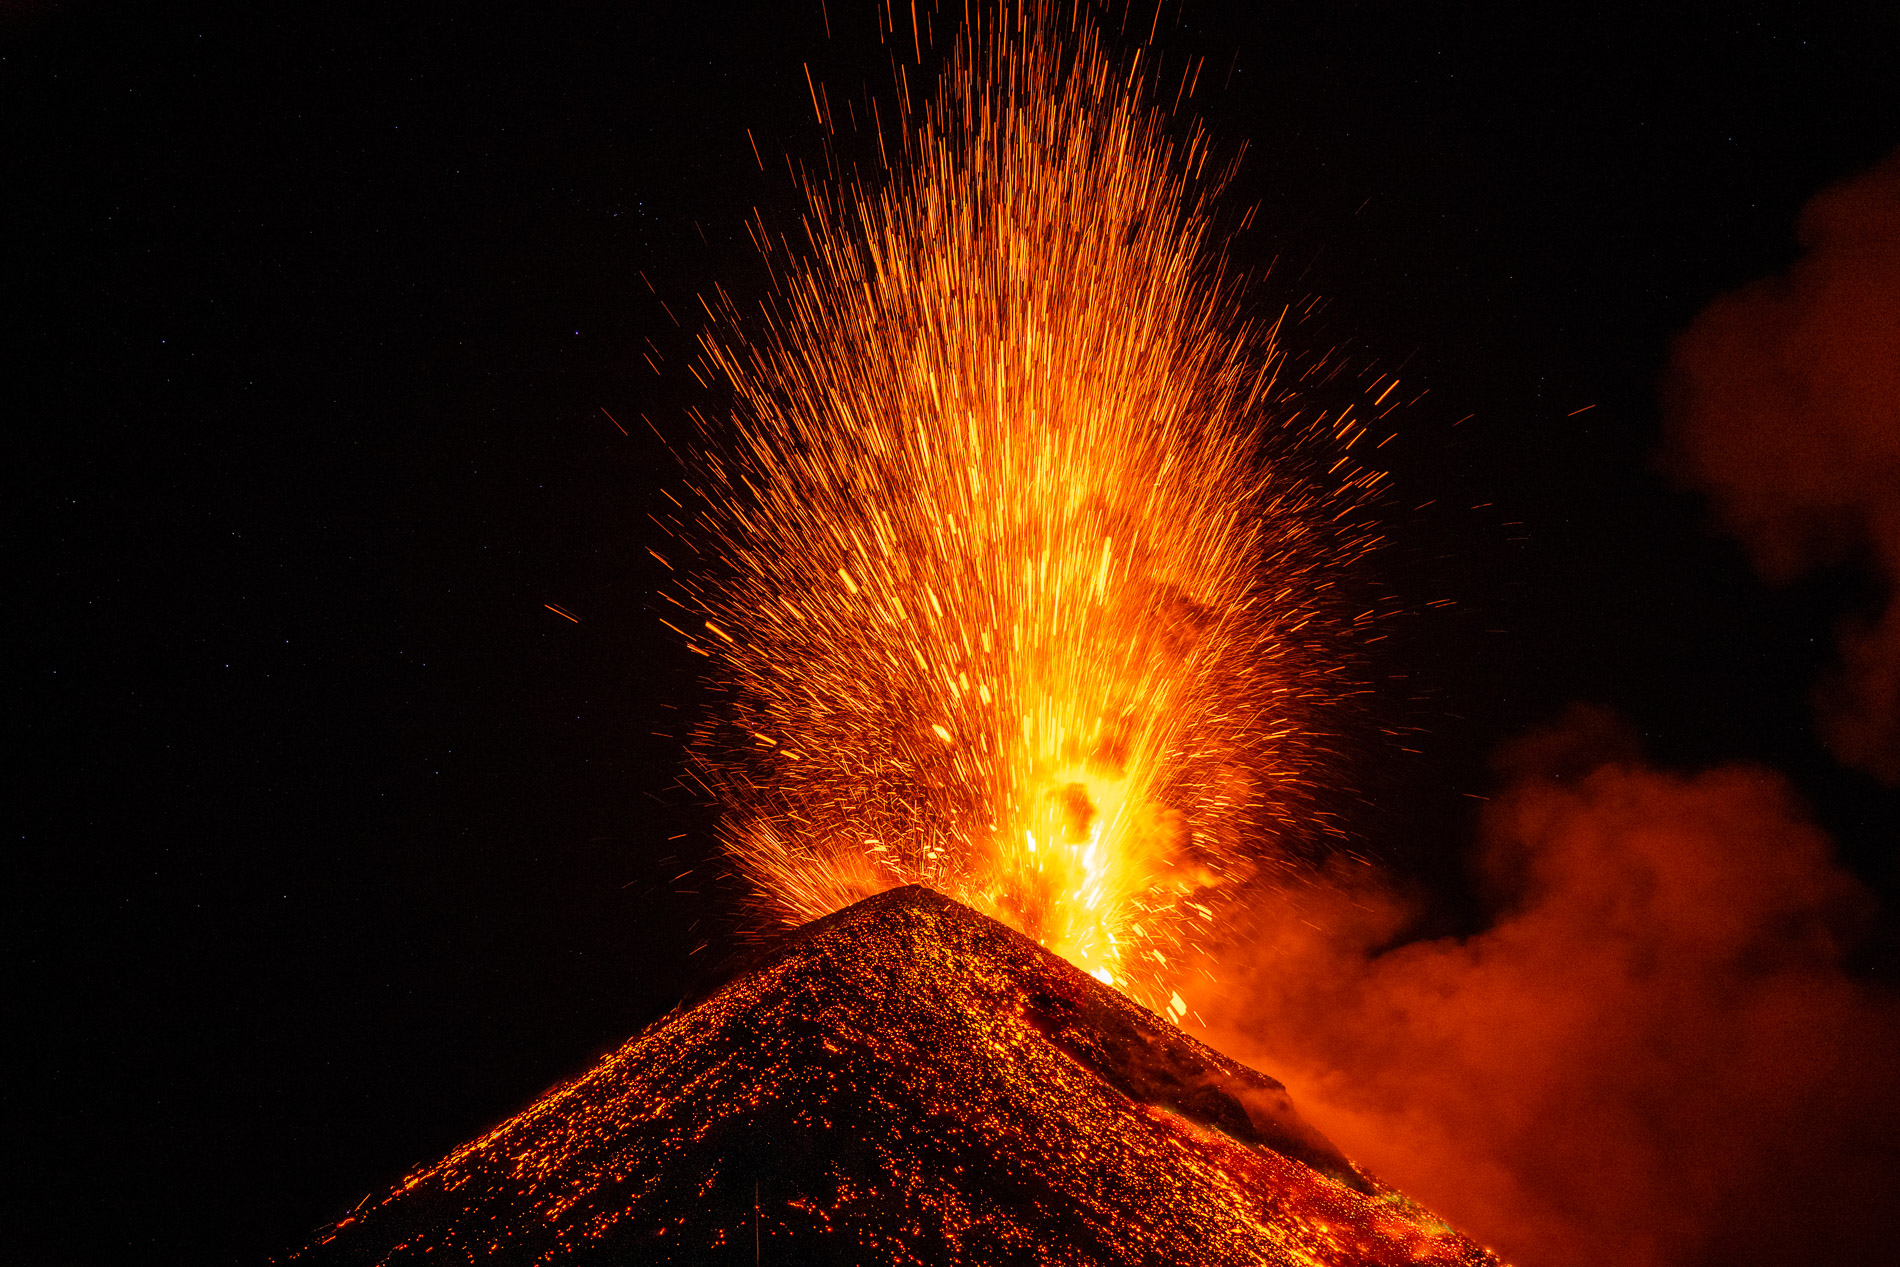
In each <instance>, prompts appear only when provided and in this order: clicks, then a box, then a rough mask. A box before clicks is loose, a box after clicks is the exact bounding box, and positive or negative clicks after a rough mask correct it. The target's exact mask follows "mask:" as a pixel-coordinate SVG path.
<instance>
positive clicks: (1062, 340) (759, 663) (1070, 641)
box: [670, 6, 1390, 1018]
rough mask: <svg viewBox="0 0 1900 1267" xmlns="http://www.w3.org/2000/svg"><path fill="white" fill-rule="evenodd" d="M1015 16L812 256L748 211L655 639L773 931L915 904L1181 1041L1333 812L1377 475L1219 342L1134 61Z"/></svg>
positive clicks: (1227, 290) (1222, 317)
mask: <svg viewBox="0 0 1900 1267" xmlns="http://www.w3.org/2000/svg"><path fill="white" fill-rule="evenodd" d="M1018 20H1019V19H1016V18H1010V17H1007V16H1006V17H1004V18H1002V19H999V21H1000V22H1001V26H1000V27H999V28H998V29H996V30H994V31H989V32H987V33H985V32H979V33H977V34H974V35H971V34H966V35H965V36H964V37H963V38H962V39H961V40H960V41H959V44H958V46H957V48H956V50H955V53H954V56H953V57H952V59H951V61H950V64H949V68H948V69H947V71H946V73H945V76H944V81H943V84H942V86H941V88H940V91H939V94H938V97H937V100H936V103H935V104H934V105H933V106H931V107H930V108H928V109H927V110H925V111H924V112H923V114H922V116H921V117H919V118H911V117H904V118H903V119H902V120H901V121H900V123H899V126H898V129H897V130H898V132H899V136H898V137H895V138H892V141H893V142H894V143H890V144H886V145H884V146H883V147H882V150H881V152H885V153H888V154H889V155H890V165H889V169H888V171H887V173H886V180H885V182H884V183H883V184H882V185H881V186H879V187H876V188H866V187H863V186H861V185H858V184H855V183H843V184H822V183H816V182H814V183H812V184H811V185H810V186H809V187H808V189H807V193H808V196H809V199H810V212H809V214H808V216H807V223H806V226H805V227H806V234H807V242H808V248H807V249H806V250H804V251H803V253H802V254H800V255H797V256H793V257H792V258H789V259H788V256H791V255H792V252H791V251H790V248H789V246H788V245H787V244H786V243H785V242H784V241H783V240H782V239H781V240H777V241H775V240H774V239H773V238H772V237H771V235H770V233H769V232H768V231H767V229H766V227H765V226H764V225H763V224H760V225H757V226H755V237H756V239H757V240H758V241H759V242H761V243H762V244H763V245H764V249H765V255H766V259H767V261H768V263H770V264H771V265H772V267H773V269H774V274H775V281H776V286H775V292H774V296H773V299H772V300H771V302H770V303H768V304H767V305H766V307H765V310H764V312H763V313H762V314H753V315H749V316H747V315H741V314H738V313H736V312H733V311H732V310H731V309H730V307H728V308H727V309H726V310H724V311H723V312H722V313H721V314H720V315H721V318H722V321H721V327H720V329H719V330H718V331H716V332H714V333H712V334H710V335H708V336H707V338H706V339H705V343H704V349H705V353H706V355H705V365H704V366H703V367H702V373H703V376H704V377H705V378H707V379H709V380H714V381H717V380H723V381H724V382H725V383H727V384H729V385H730V387H731V390H732V412H731V421H730V425H729V426H721V427H718V428H713V427H710V426H709V427H708V428H707V431H708V434H709V435H710V436H713V437H715V438H714V439H713V440H712V441H711V442H710V443H709V444H708V446H707V451H706V452H705V453H704V454H703V455H702V462H701V467H702V479H703V486H702V487H700V488H698V489H696V490H695V491H696V492H698V493H700V494H701V495H702V496H703V497H704V499H705V501H706V503H707V505H708V507H709V510H708V511H707V512H706V514H705V516H704V517H703V519H702V520H701V521H700V522H698V523H689V524H687V525H685V530H684V531H683V532H682V537H683V538H685V539H687V540H688V541H692V542H696V541H697V539H698V538H699V537H700V534H701V533H702V532H704V533H706V534H707V535H709V536H710V538H711V539H712V540H713V542H714V543H715V545H714V547H713V549H712V550H711V551H709V553H711V554H712V555H714V556H716V558H717V563H716V564H715V566H714V568H713V570H714V571H716V572H719V573H723V579H721V580H720V581H719V582H718V583H717V584H707V583H703V582H689V583H686V584H685V585H684V588H683V590H682V592H681V593H680V594H679V596H678V597H677V598H676V600H675V601H677V602H678V603H679V604H680V606H681V607H682V608H683V609H684V610H683V611H682V612H681V613H680V617H685V618H684V619H681V618H680V617H676V618H675V619H674V621H673V622H670V623H672V624H673V625H674V627H676V628H685V629H702V628H703V631H704V632H703V633H697V634H694V635H692V636H691V641H692V643H693V646H694V649H695V650H697V651H700V652H701V653H702V654H708V655H710V656H712V657H713V658H714V659H716V660H717V661H718V662H720V663H721V664H722V666H723V668H724V675H723V676H724V683H725V685H726V687H727V688H728V701H727V705H728V706H727V708H726V710H725V712H724V714H723V716H722V719H721V721H720V722H719V723H718V725H717V726H716V727H714V728H712V729H711V730H709V731H708V733H707V734H705V735H704V736H702V742H701V744H700V745H699V749H698V751H699V755H700V766H699V772H700V775H701V777H702V778H703V780H704V782H705V783H706V784H707V786H708V787H709V788H710V789H711V790H712V791H713V792H714V794H715V795H716V796H717V797H718V798H719V799H720V800H721V801H722V802H723V803H724V804H725V805H726V806H727V807H728V808H729V810H730V813H729V816H728V819H727V823H726V826H725V828H724V834H725V844H726V846H727V848H728V850H729V852H730V854H731V855H732V857H733V858H734V859H736V861H737V863H738V865H739V866H740V867H741V868H742V869H743V870H744V872H745V873H746V875H747V876H749V877H750V878H751V879H752V880H753V881H754V882H755V883H756V885H757V887H758V889H759V890H760V892H761V894H762V895H763V897H764V898H765V899H766V900H767V901H768V902H769V903H770V905H771V906H772V907H773V908H774V910H775V912H776V914H777V915H779V916H780V917H782V918H783V919H784V920H785V921H786V922H787V923H792V924H799V923H804V922H805V921H807V920H810V919H813V918H815V917H817V916H820V915H823V914H826V913H827V912H830V911H832V910H835V909H838V908H839V907H842V906H844V905H847V904H849V903H852V902H855V901H857V900H859V899H860V898H863V897H865V896H867V895H869V894H872V893H876V892H880V891H883V890H886V889H890V888H894V887H896V886H899V885H903V884H909V883H921V884H925V885H928V886H930V887H932V888H935V889H938V890H940V891H941V892H943V893H946V894H948V895H950V896H952V897H955V898H956V899H958V900H959V901H962V902H964V903H966V904H968V905H970V906H972V907H974V908H976V909H977V910H980V911H983V912H985V913H987V914H990V915H993V916H995V917H996V918H998V919H1000V920H1002V921H1004V922H1005V923H1007V924H1009V925H1011V926H1012V927H1015V928H1017V929H1019V930H1021V931H1023V932H1024V933H1026V934H1028V935H1030V936H1031V937H1034V938H1036V939H1037V940H1039V941H1040V942H1041V943H1042V944H1043V945H1045V946H1047V947H1049V948H1050V949H1052V950H1055V951H1057V952H1058V953H1060V954H1062V955H1064V956H1065V957H1067V958H1068V959H1069V960H1071V961H1072V962H1074V963H1075V964H1077V965H1078V966H1079V967H1081V968H1083V969H1084V970H1086V971H1088V972H1090V973H1092V974H1093V975H1094V976H1096V977H1097V978H1098V979H1100V980H1103V981H1106V982H1110V983H1112V984H1114V985H1116V986H1118V987H1120V988H1122V989H1123V990H1125V991H1127V992H1129V993H1131V994H1132V995H1134V996H1135V997H1137V998H1138V999H1141V1000H1143V1001H1146V1002H1149V1003H1151V1004H1152V1005H1154V1006H1155V1007H1156V1009H1157V1010H1161V1009H1162V1008H1164V1007H1165V1008H1166V1009H1167V1010H1168V1013H1169V1014H1170V1015H1171V1016H1175V1017H1177V1018H1178V1017H1180V1016H1181V1015H1184V1014H1185V1012H1186V1010H1187V1006H1188V1005H1187V1004H1186V1003H1183V1002H1182V1001H1181V992H1183V991H1187V990H1188V986H1187V985H1186V984H1185V983H1184V982H1182V981H1180V980H1177V979H1176V974H1177V972H1178V970H1179V966H1180V964H1181V960H1182V958H1183V955H1184V951H1185V949H1186V947H1187V946H1189V945H1191V944H1192V943H1193V942H1194V941H1195V940H1196V939H1197V933H1198V930H1200V929H1201V928H1202V927H1203V926H1204V925H1205V924H1206V922H1207V921H1208V920H1210V919H1212V918H1214V916H1215V908H1214V906H1212V905H1210V903H1212V902H1213V901H1214V898H1215V896H1216V895H1217V894H1218V892H1219V891H1220V890H1221V889H1222V888H1223V887H1225V886H1232V885H1234V884H1236V883H1238V882H1240V881H1243V880H1245V879H1247V878H1248V877H1250V876H1251V875H1252V874H1253V873H1254V872H1255V871H1256V869H1257V867H1258V865H1259V864H1258V861H1257V858H1258V857H1259V856H1260V855H1261V851H1262V850H1265V849H1270V848H1272V847H1273V846H1274V845H1275V844H1276V843H1277V842H1278V840H1279V838H1280V836H1281V835H1282V834H1283V833H1285V832H1287V831H1290V830H1300V831H1305V832H1310V831H1311V830H1312V829H1313V826H1314V824H1315V823H1316V822H1319V823H1321V824H1322V825H1323V821H1324V820H1323V816H1321V817H1320V818H1317V819H1316V818H1315V817H1314V813H1313V810H1312V807H1311V805H1310V804H1309V803H1308V797H1309V795H1310V792H1311V790H1312V785H1313V783H1314V781H1315V780H1316V779H1317V778H1318V774H1319V770H1320V769H1321V764H1322V758H1323V752H1324V749H1325V747H1326V742H1327V741H1326V737H1325V735H1324V733H1323V732H1324V728H1323V727H1322V726H1320V725H1319V724H1318V720H1317V718H1316V710H1317V709H1318V708H1320V707H1321V706H1323V705H1324V704H1325V703H1326V702H1327V701H1328V700H1329V699H1331V698H1334V697H1336V696H1337V695H1338V694H1339V693H1340V691H1339V688H1338V687H1337V686H1336V685H1334V684H1333V681H1332V679H1333V677H1334V675H1335V674H1336V666H1335V661H1334V659H1333V658H1332V653H1331V651H1330V650H1329V649H1328V647H1329V643H1330V642H1331V641H1333V640H1335V638H1336V634H1335V633H1334V632H1332V630H1333V629H1334V627H1335V626H1336V625H1338V624H1339V623H1341V622H1338V621H1337V620H1335V619H1334V618H1332V617H1330V616H1329V615H1328V613H1327V609H1326V605H1325V598H1326V590H1327V587H1328V579H1327V578H1328V576H1329V575H1330V574H1331V573H1330V572H1329V571H1328V570H1327V568H1326V567H1322V566H1321V564H1322V562H1324V563H1325V564H1326V565H1327V567H1332V566H1336V565H1337V564H1338V562H1339V561H1340V560H1342V559H1347V558H1350V557H1351V556H1352V555H1354V554H1355V553H1357V552H1358V551H1360V550H1362V549H1363V548H1364V546H1365V537H1364V530H1363V529H1361V528H1356V527H1353V526H1350V525H1352V524H1354V523H1355V522H1356V516H1355V515H1354V514H1353V513H1352V512H1353V511H1354V510H1355V508H1356V507H1357V505H1358V504H1359V500H1360V498H1361V497H1362V495H1363V493H1364V491H1365V490H1367V489H1369V488H1371V487H1372V486H1373V485H1374V484H1375V483H1376V482H1377V481H1378V479H1379V478H1380V477H1379V476H1378V475H1377V474H1376V473H1372V472H1360V471H1359V470H1358V469H1357V468H1356V467H1354V466H1353V465H1352V463H1351V461H1350V460H1349V458H1348V456H1347V454H1346V453H1345V452H1344V450H1345V449H1347V448H1349V447H1350V446H1351V444H1352V442H1353V441H1355V440H1356V439H1358V438H1359V437H1360V436H1362V435H1363V434H1364V433H1365V428H1364V426H1363V425H1362V424H1360V423H1358V422H1356V421H1354V420H1353V419H1352V417H1351V415H1350V411H1348V412H1347V414H1346V415H1344V416H1334V417H1328V416H1327V415H1326V414H1324V413H1313V412H1312V411H1308V413H1307V416H1305V417H1304V420H1302V416H1301V415H1300V414H1299V413H1297V412H1295V411H1293V410H1292V409H1291V406H1290V404H1289V403H1288V402H1289V399H1290V398H1289V395H1288V392H1287V390H1286V386H1285V385H1284V384H1281V383H1279V382H1278V381H1277V379H1278V377H1279V376H1281V375H1282V374H1283V372H1284V371H1285V369H1286V365H1287V361H1286V358H1285V357H1284V356H1283V355H1282V353H1281V352H1280V351H1279V349H1278V346H1277V344H1276V336H1277V334H1278V327H1277V325H1276V326H1275V327H1274V328H1272V329H1264V328H1261V327H1260V326H1259V325H1257V324H1249V323H1248V322H1247V321H1245V320H1243V319H1242V318H1241V315H1240V305H1239V302H1238V293H1237V287H1236V286H1235V285H1234V284H1232V283H1231V282H1230V281H1229V280H1227V279H1226V278H1225V276H1224V274H1223V272H1222V269H1221V265H1220V256H1221V248H1220V239H1219V238H1218V236H1217V234H1216V231H1215V228H1214V225H1213V220H1212V214H1213V199H1214V197H1215V196H1216V195H1217V194H1218V192H1219V190H1220V188H1221V187H1222V185H1223V184H1224V182H1225V179H1226V176H1225V172H1224V170H1223V169H1221V168H1220V167H1219V165H1218V164H1213V163H1212V160H1211V158H1210V148H1209V144H1208V142H1207V140H1206V138H1205V137H1204V136H1203V135H1202V134H1200V133H1199V132H1198V131H1196V130H1194V129H1192V128H1187V127H1183V126H1180V125H1178V124H1172V123H1170V122H1169V121H1168V120H1167V119H1166V118H1165V117H1164V115H1163V113H1162V112H1161V110H1160V109H1159V108H1158V107H1157V106H1156V105H1154V104H1153V102H1154V99H1155V98H1156V97H1158V96H1160V91H1159V89H1158V88H1156V89H1153V90H1151V88H1150V86H1149V85H1148V83H1147V81H1146V80H1145V78H1144V60H1143V56H1142V52H1146V51H1147V50H1142V52H1138V53H1137V54H1136V55H1135V56H1134V57H1132V58H1129V59H1128V60H1127V61H1126V63H1125V64H1123V63H1118V62H1117V61H1115V60H1114V59H1112V58H1111V57H1110V56H1109V55H1108V54H1106V53H1105V52H1104V51H1103V50H1102V48H1101V46H1100V43H1099V41H1098V38H1097V36H1096V35H1095V33H1094V32H1093V30H1092V29H1089V28H1086V27H1083V28H1079V29H1078V28H1074V27H1070V26H1068V25H1066V20H1063V19H1056V18H1053V17H1050V16H1049V15H1048V14H1047V13H1044V12H1042V11H1041V10H1040V8H1039V7H1037V6H1032V7H1031V11H1030V13H1029V15H1028V16H1026V17H1024V18H1021V19H1020V21H1021V22H1022V25H1020V26H1018V25H1014V23H1015V22H1017V21H1018ZM1150 60H1152V59H1150ZM1189 71H1190V72H1191V71H1192V67H1190V68H1189ZM1183 79H1184V82H1185V80H1186V76H1185V75H1184V76H1183ZM1174 89H1175V85H1174V84H1173V83H1172V82H1170V83H1169V85H1168V92H1169V93H1170V94H1173V92H1174ZM819 97H820V94H819V93H818V92H817V91H816V90H815V89H814V93H813V103H814V106H813V108H814V109H815V110H817V111H818V113H819V116H820V118H821V119H826V118H827V117H828V116H827V114H826V111H825V109H824V108H823V107H822V106H820V105H819V104H818V102H819ZM1289 377H1291V376H1290V375H1289ZM1387 390H1388V391H1389V390H1390V389H1389V388H1388V389H1387ZM1322 454H1323V455H1324V456H1323V457H1321V455H1322ZM1322 472H1324V474H1323V475H1322V474H1321V473H1322ZM1342 524H1344V525H1348V526H1344V527H1342ZM1345 623H1350V622H1345ZM1190 997H1191V995H1190ZM1177 1005H1178V1006H1177Z"/></svg>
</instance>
